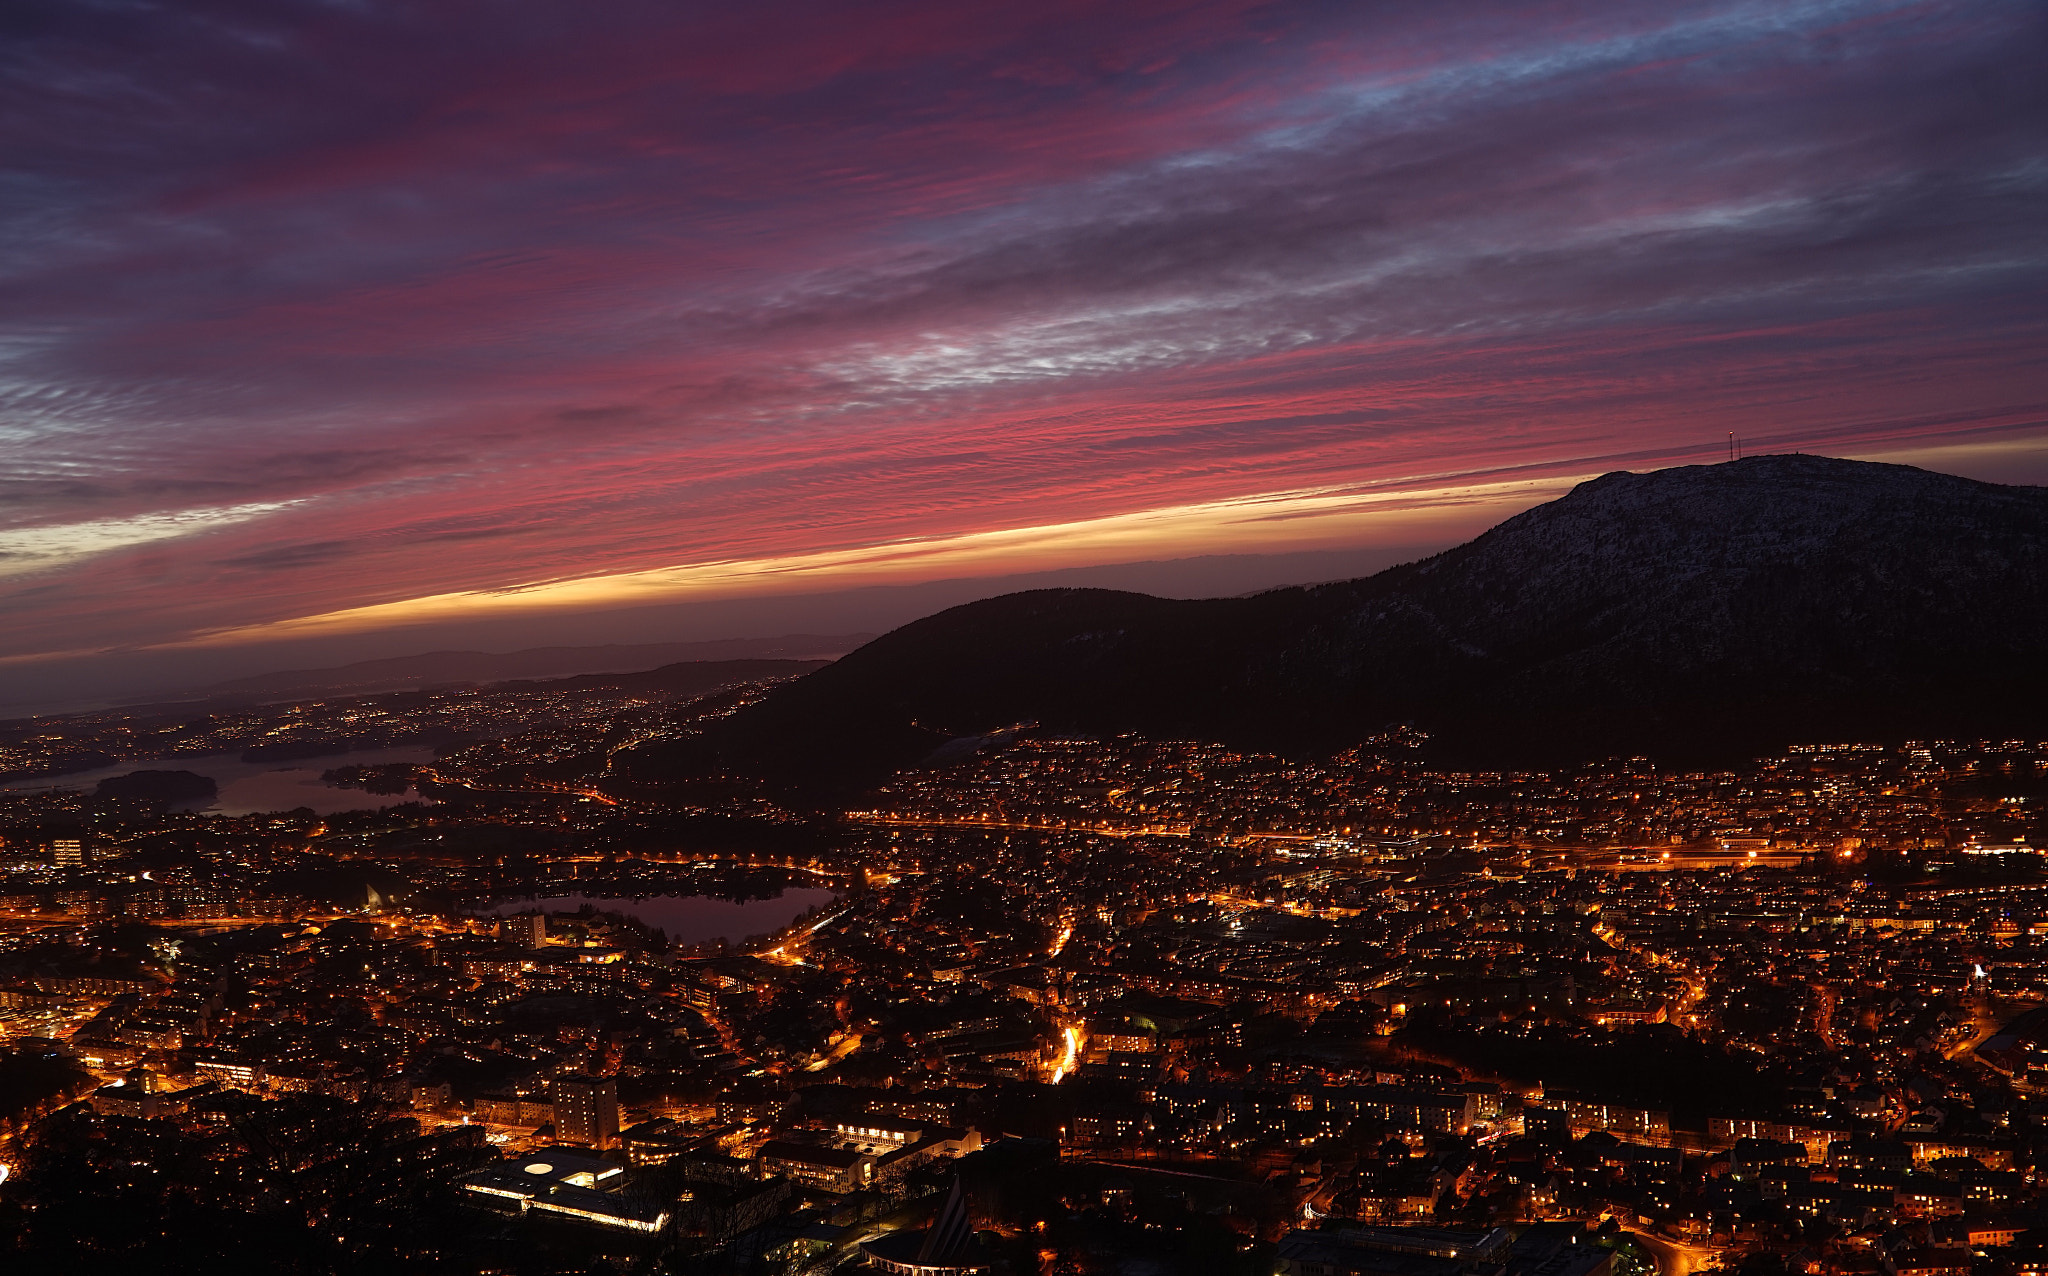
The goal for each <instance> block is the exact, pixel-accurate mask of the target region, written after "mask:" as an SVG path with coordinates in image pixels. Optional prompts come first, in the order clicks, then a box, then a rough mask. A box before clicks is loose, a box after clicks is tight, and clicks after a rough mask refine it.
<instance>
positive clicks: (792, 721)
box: [633, 455, 2048, 787]
mask: <svg viewBox="0 0 2048 1276" xmlns="http://www.w3.org/2000/svg"><path fill="white" fill-rule="evenodd" d="M2044 634H2048V489H2044V488H2035V487H2002V486H1999V485H1996V484H1988V483H1980V482H1977V481H1975V480H1970V479H1963V478H1957V477H1954V476H1950V475H1942V474H1934V473H1931V472H1928V471H1924V470H1918V469H1914V468H1912V467H1908V466H1895V465H1881V464H1877V463H1873V462H1862V461H1844V460H1836V459H1832V458H1825V457H1813V456H1803V455H1787V456H1763V457H1751V458H1746V459H1744V460H1741V461H1736V462H1731V463H1728V464H1723V465H1714V466H1690V467H1681V468H1675V469H1668V470H1658V471H1652V472H1649V473H1644V474H1636V473H1630V472H1626V471H1619V472H1616V473H1613V474H1608V475H1602V476H1601V477H1599V478H1596V479H1592V480H1589V481H1588V482H1586V483H1582V484H1580V485H1579V486H1578V487H1576V488H1574V489H1573V490H1572V491H1571V492H1570V493H1568V494H1567V495H1565V496H1564V497H1561V498H1559V499H1558V500H1555V501H1552V502H1549V503H1547V504H1544V505H1540V506H1537V507H1535V508H1533V509H1530V510H1528V511H1525V512H1523V513H1521V514H1518V515H1516V516H1514V517H1513V518H1510V519H1507V520H1506V521H1504V522H1502V523H1501V524H1499V525H1498V526H1496V527H1494V528H1492V529H1490V530H1488V531H1487V532H1485V533H1483V534H1481V535H1480V536H1478V537H1476V538H1475V539H1473V540H1471V541H1468V542H1466V543H1465V544H1463V545H1459V546H1456V547H1454V548H1452V549H1449V550H1446V551H1444V552H1443V553H1440V554H1436V555H1433V556H1431V557H1429V558H1424V559H1420V560H1417V561H1416V562H1412V563H1407V564H1402V565H1399V566H1396V567H1392V568H1388V569H1387V570H1385V571H1382V572H1379V573H1376V574H1374V575H1372V576H1368V577H1363V578H1360V579H1357V580H1351V581H1343V582H1335V583H1330V584H1324V585H1317V586H1310V587H1295V588H1286V589H1277V590H1270V591H1266V592H1264V593H1260V594H1255V595H1251V596H1248V597H1244V598H1231V599H1196V600H1177V599H1160V598H1152V597H1150V596H1148V595H1142V594H1126V593H1119V592H1116V591H1106V590H1045V591H1030V592H1026V593H1022V594H1011V595H1004V596H1001V597H997V598H992V599H985V600H982V601H980V602H976V603H969V604H966V605H964V606H961V607H956V608H952V609H949V610H947V611H943V612H939V613H937V614H935V615H933V616H928V617H925V618H924V619H922V620H919V621H915V622H913V623H911V624H909V625H906V626H903V627H901V628H899V629H896V630H893V631H891V632H890V633H888V634H885V635H883V636H882V637H881V638H878V639H876V640H875V641H874V642H871V643H869V644H867V645H865V646H863V647H861V648H860V649H858V650H856V651H854V652H852V653H849V654H848V655H846V656H845V657H842V658H841V659H840V660H839V661H837V662H835V663H834V664H833V665H831V666H828V667H826V668H825V669H822V670H820V671H818V672H817V673H814V674H811V675H808V676H806V677H804V678H801V679H798V680H796V681H795V682H792V683H790V684H788V685H786V686H784V687H782V688H780V689H778V690H777V691H776V692H774V693H773V694H771V695H770V696H768V697H767V698H765V699H764V700H763V701H762V702H761V703H760V704H757V705H755V706H752V707H751V708H749V709H748V710H746V711H745V712H743V713H740V714H736V715H734V717H733V718H732V719H730V720H728V721H727V722H726V723H724V724H721V727H720V728H719V729H718V730H716V731H714V732H712V733H709V734H707V736H706V737H704V738H703V739H702V740H700V741H694V742H690V743H689V744H687V745H685V746H677V747H675V748H672V749H669V750H653V751H649V752H648V753H647V754H646V755H645V756H643V757H640V758H636V759H634V760H633V765H634V767H635V768H636V769H637V770H638V771H639V772H640V773H642V774H644V775H646V776H647V777H648V778H655V777H658V776H660V775H662V774H671V773H690V772H697V771H703V770H706V769H712V770H732V771H743V772H753V773H760V774H767V775H770V776H773V777H778V778H781V779H783V780H785V781H789V782H794V783H799V784H824V785H837V786H841V787H858V786H860V785H864V784H871V783H873V782H874V781H875V780H876V779H877V778H878V777H880V776H881V775H883V774H885V773H886V771H887V770H889V769H894V768H898V767H901V766H903V765H908V764H910V763H914V762H915V761H916V760H917V759H918V758H920V757H923V756H925V755H926V754H928V753H929V752H930V751H931V750H932V749H934V748H936V747H938V745H940V744H942V743H944V741H945V740H946V739H948V738H952V737H958V736H969V735H974V734H977V733H980V732H985V731H988V730H991V729H994V728H996V727H1000V726H1002V725H1006V724H1008V723H1011V722H1016V721H1020V720H1035V721H1038V722H1040V723H1041V724H1043V725H1044V727H1045V728H1046V729H1048V730H1058V731H1072V732H1076V733H1087V734H1111V733H1115V732H1119V731H1135V732H1139V733H1142V734H1147V735H1153V736H1169V737H1192V738H1203V739H1211V740H1218V741H1221V742H1223V743H1228V744H1233V745H1238V746H1241V747H1248V748H1259V749H1270V750H1273V751H1278V752H1286V753H1315V752H1327V751H1330V750H1333V749H1337V748H1342V747H1344V746H1346V745H1348V744H1352V743H1356V742H1357V741H1359V740H1360V739H1363V738H1365V737H1367V736H1369V735H1372V734H1374V733H1376V732H1377V731H1379V730H1383V729H1385V728H1386V727H1387V726H1389V725H1392V724H1395V723H1409V724H1413V725H1416V726H1418V727H1420V728H1422V729H1423V730H1425V731H1428V732H1429V733H1430V734H1431V735H1432V736H1433V737H1434V742H1433V745H1432V748H1433V750H1434V751H1435V752H1436V754H1437V755H1438V756H1439V757H1440V758H1441V759H1442V760H1444V761H1446V762H1450V763H1456V764H1461V765H1463V764H1470V765H1485V766H1535V765H1546V766H1547V765H1560V764H1565V763H1569V762H1571V761H1578V760H1590V759H1592V758H1597V757H1602V756H1612V755H1615V754H1639V753H1647V754H1650V755H1651V756H1653V757H1659V758H1660V759H1666V760H1672V761H1702V762H1704V761H1713V760H1720V759H1727V760H1733V759H1735V758H1738V757H1742V756H1748V755H1751V754H1753V753H1755V752H1761V751H1766V750H1768V749H1772V748H1777V747H1782V745H1783V744H1785V743H1787V742H1790V741H1792V740H1795V739H1800V738H1821V737H1827V736H1838V735H1840V734H1842V733H1849V734H1857V735H1865V736H1870V735H1894V736H1896V735H1901V734H1905V735H1912V734H1933V733H1937V732H1938V733H1943V734H1969V735H1975V734H1979V733H1981V732H1988V731H1996V732H1998V733H2004V732H2013V731H2026V732H2032V731H2035V730H2041V731H2048V713H2044V712H2043V706H2044V704H2048V675H2044V672H2043V666H2048V648H2044V638H2043V635H2044Z"/></svg>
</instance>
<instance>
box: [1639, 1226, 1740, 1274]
mask: <svg viewBox="0 0 2048 1276" xmlns="http://www.w3.org/2000/svg"><path fill="white" fill-rule="evenodd" d="M1622 1230H1623V1231H1625V1232H1627V1233H1628V1234H1629V1235H1630V1236H1631V1237H1632V1238H1634V1240H1635V1242H1636V1243H1637V1244H1638V1245H1641V1246H1642V1247H1643V1248H1644V1249H1646V1250H1649V1251H1650V1253H1651V1255H1652V1256H1654V1257H1655V1258H1656V1260H1657V1276H1692V1273H1694V1272H1697V1271H1701V1270H1704V1269H1705V1268H1707V1267H1710V1266H1713V1265H1714V1264H1715V1261H1716V1259H1717V1258H1718V1257H1719V1256H1720V1253H1721V1251H1719V1250H1717V1249H1715V1248H1713V1247H1712V1246H1709V1245H1688V1244H1686V1243H1685V1242H1684V1241H1674V1240H1666V1239H1665V1238H1664V1237H1662V1236H1658V1235H1656V1234H1654V1233H1652V1232H1645V1231H1642V1230H1641V1229H1639V1228H1634V1227H1626V1228H1623V1229H1622Z"/></svg>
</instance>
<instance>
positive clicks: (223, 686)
mask: <svg viewBox="0 0 2048 1276" xmlns="http://www.w3.org/2000/svg"><path fill="white" fill-rule="evenodd" d="M873 637H874V635H872V634H788V635H786V636H784V637H781V638H729V639H720V640H717V641H712V642H657V643H637V644H630V645H629V644H622V643H610V644H607V645H604V646H599V647H529V648H527V649H526V650H524V651H505V652H492V651H429V652H424V653H422V654H420V655H417V656H396V657H391V658H388V659H383V660H359V661H357V662H355V663H354V664H348V665H340V666H337V667H335V668H331V669H287V670H282V671H280V672H277V673H265V674H256V675H253V676H251V677H247V678H236V679H233V680H231V681H228V682H218V683H214V684H213V685H211V686H207V687H201V688H199V689H197V690H196V691H195V692H194V693H193V694H194V695H196V696H202V697H206V698H209V699H211V698H214V697H238V698H239V697H256V698H264V699H280V700H288V699H295V698H302V697H307V696H333V695H351V696H357V695H370V694H373V693H376V692H382V691H414V690H418V689H420V688H424V687H445V686H458V685H468V684H471V683H478V684H481V683H492V682H504V681H509V680H512V679H533V678H556V677H563V676H569V675H576V674H594V673H614V672H624V671H630V670H645V669H649V668H651V667H653V666H655V665H670V664H678V663H682V662H703V661H724V660H765V659H785V660H787V659H794V660H816V659H819V658H830V657H833V656H838V655H840V654H842V653H844V652H848V651H851V650H853V649H854V648H855V647H858V646H860V645H861V644H862V643H864V642H867V641H868V640H869V639H871V638H873ZM156 698H160V697H152V699H156Z"/></svg>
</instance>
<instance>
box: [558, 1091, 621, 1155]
mask: <svg viewBox="0 0 2048 1276" xmlns="http://www.w3.org/2000/svg"><path fill="white" fill-rule="evenodd" d="M550 1092H551V1097H552V1098H553V1099H554V1107H555V1137H556V1138H557V1139H560V1140H561V1141H562V1142H564V1143H580V1144H582V1145H583V1146H585V1147H593V1148H608V1147H610V1146H611V1145H612V1144H613V1143H614V1142H615V1141H617V1139H618V1137H619V1084H618V1082H616V1081H614V1080H612V1079H611V1078H610V1077H556V1078H555V1083H554V1085H553V1086H552V1087H550Z"/></svg>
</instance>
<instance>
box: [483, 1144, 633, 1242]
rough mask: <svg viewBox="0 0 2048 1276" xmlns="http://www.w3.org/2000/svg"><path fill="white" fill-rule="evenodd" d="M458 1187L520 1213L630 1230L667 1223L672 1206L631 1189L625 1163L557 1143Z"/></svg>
mask: <svg viewBox="0 0 2048 1276" xmlns="http://www.w3.org/2000/svg"><path fill="white" fill-rule="evenodd" d="M460 1186H461V1189H462V1191H463V1192H464V1193H466V1194H467V1195H468V1196H469V1198H470V1199H471V1200H472V1201H474V1202H476V1203H478V1204H489V1205H496V1206H500V1207H503V1206H512V1205H516V1206H517V1207H518V1210H519V1212H520V1213H521V1214H525V1213H528V1212H533V1213H537V1214H541V1215H554V1216H559V1217H562V1218H567V1219H574V1220H577V1221H579V1222H585V1223H594V1224H596V1225H597V1226H599V1227H608V1228H617V1229H620V1230H624V1231H630V1232H658V1231H660V1230H661V1229H662V1228H663V1227H665V1226H667V1225H668V1218H669V1212H668V1210H667V1209H666V1208H664V1207H663V1206H662V1205H661V1204H660V1203H659V1202H658V1201H656V1200H655V1199H653V1198H651V1197H647V1196H643V1195H642V1194H641V1193H639V1192H636V1191H634V1190H633V1180H632V1177H631V1176H630V1175H629V1174H628V1173H627V1171H626V1167H625V1166H623V1165H618V1164H615V1163H613V1162H611V1161H601V1160H598V1159H597V1158H596V1157H590V1156H575V1155H572V1154H569V1153H566V1152H562V1151H558V1150H556V1149H554V1148H549V1149H547V1150H546V1151H544V1152H540V1153H536V1154H535V1155H534V1156H532V1157H529V1158H527V1159H525V1160H520V1161H503V1162H500V1163H499V1164H497V1165H494V1166H492V1167H491V1168H490V1169H487V1170H478V1171H477V1172H476V1173H474V1174H471V1175H468V1176H466V1177H465V1178H463V1179H462V1180H461V1184H460Z"/></svg>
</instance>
